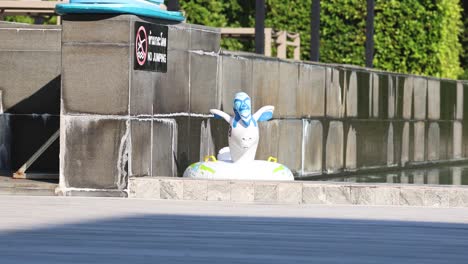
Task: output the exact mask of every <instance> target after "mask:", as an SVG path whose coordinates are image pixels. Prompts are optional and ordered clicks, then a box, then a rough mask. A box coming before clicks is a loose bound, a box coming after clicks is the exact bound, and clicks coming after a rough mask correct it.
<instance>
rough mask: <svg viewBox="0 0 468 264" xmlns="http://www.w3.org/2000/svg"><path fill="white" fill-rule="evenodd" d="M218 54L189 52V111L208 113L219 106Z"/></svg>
mask: <svg viewBox="0 0 468 264" xmlns="http://www.w3.org/2000/svg"><path fill="white" fill-rule="evenodd" d="M217 79H218V56H217V55H216V56H214V55H200V54H197V53H190V112H191V113H200V114H201V113H203V114H208V113H209V111H210V109H212V108H215V109H219V108H220V102H219V100H218V98H219V97H218V89H217Z"/></svg>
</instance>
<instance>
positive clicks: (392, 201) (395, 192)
mask: <svg viewBox="0 0 468 264" xmlns="http://www.w3.org/2000/svg"><path fill="white" fill-rule="evenodd" d="M375 205H400V188H399V187H380V186H379V187H378V189H376V194H375Z"/></svg>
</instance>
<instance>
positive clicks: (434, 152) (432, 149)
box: [427, 122, 441, 161]
mask: <svg viewBox="0 0 468 264" xmlns="http://www.w3.org/2000/svg"><path fill="white" fill-rule="evenodd" d="M440 153H441V149H440V128H439V124H438V123H435V122H433V123H430V124H429V129H428V132H427V160H430V161H432V160H439V158H440Z"/></svg>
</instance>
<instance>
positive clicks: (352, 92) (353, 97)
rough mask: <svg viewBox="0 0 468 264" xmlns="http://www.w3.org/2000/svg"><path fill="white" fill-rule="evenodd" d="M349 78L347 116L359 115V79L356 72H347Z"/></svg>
mask: <svg viewBox="0 0 468 264" xmlns="http://www.w3.org/2000/svg"><path fill="white" fill-rule="evenodd" d="M347 76H349V80H347V82H348V85H347V91H346V116H347V117H357V116H358V80H357V75H356V72H354V71H352V72H347Z"/></svg>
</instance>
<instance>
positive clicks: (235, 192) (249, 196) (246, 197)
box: [231, 181, 254, 202]
mask: <svg viewBox="0 0 468 264" xmlns="http://www.w3.org/2000/svg"><path fill="white" fill-rule="evenodd" d="M231 201H233V202H253V201H254V183H253V182H249V181H232V182H231Z"/></svg>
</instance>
